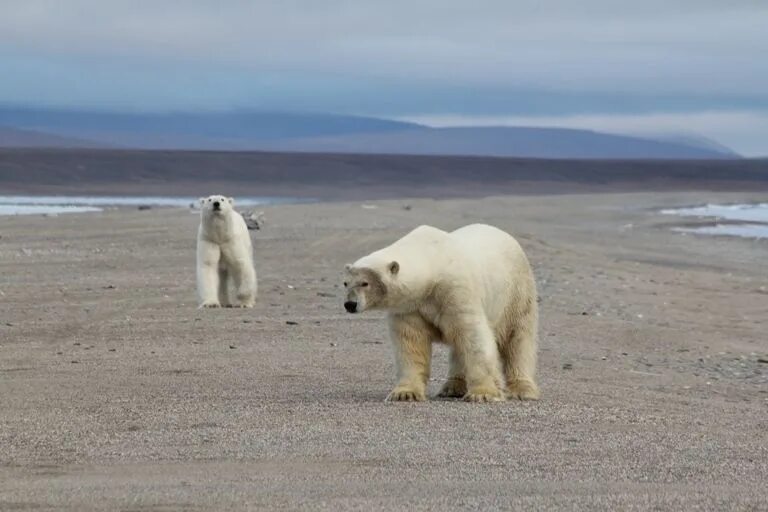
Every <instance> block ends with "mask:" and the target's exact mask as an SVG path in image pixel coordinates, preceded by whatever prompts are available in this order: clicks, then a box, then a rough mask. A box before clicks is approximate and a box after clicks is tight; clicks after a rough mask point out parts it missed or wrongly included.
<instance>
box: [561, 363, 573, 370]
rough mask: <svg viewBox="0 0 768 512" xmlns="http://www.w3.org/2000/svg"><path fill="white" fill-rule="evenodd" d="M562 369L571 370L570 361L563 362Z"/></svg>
mask: <svg viewBox="0 0 768 512" xmlns="http://www.w3.org/2000/svg"><path fill="white" fill-rule="evenodd" d="M563 370H573V364H571V363H565V364H563Z"/></svg>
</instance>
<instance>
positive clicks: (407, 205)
mask: <svg viewBox="0 0 768 512" xmlns="http://www.w3.org/2000/svg"><path fill="white" fill-rule="evenodd" d="M403 210H405V211H407V212H409V211H411V205H409V204H404V205H403Z"/></svg>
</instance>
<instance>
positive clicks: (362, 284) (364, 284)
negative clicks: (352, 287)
mask: <svg viewBox="0 0 768 512" xmlns="http://www.w3.org/2000/svg"><path fill="white" fill-rule="evenodd" d="M360 286H362V287H363V288H365V287H366V286H368V283H360Z"/></svg>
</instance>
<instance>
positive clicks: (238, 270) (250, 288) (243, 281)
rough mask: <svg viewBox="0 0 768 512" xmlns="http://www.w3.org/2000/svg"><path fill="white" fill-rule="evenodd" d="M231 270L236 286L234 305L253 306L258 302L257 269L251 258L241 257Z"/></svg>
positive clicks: (240, 306)
mask: <svg viewBox="0 0 768 512" xmlns="http://www.w3.org/2000/svg"><path fill="white" fill-rule="evenodd" d="M233 267H234V268H233V269H232V270H231V274H232V285H233V286H234V290H233V291H234V296H235V302H234V306H235V307H239V308H252V307H253V305H254V303H255V302H256V271H255V270H254V268H253V263H251V261H250V260H249V259H245V258H244V259H240V260H238V261H237V262H235V264H234V265H233Z"/></svg>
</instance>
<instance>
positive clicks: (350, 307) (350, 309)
mask: <svg viewBox="0 0 768 512" xmlns="http://www.w3.org/2000/svg"><path fill="white" fill-rule="evenodd" d="M344 309H346V310H347V313H357V302H355V301H353V300H348V301H347V302H345V303H344Z"/></svg>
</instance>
